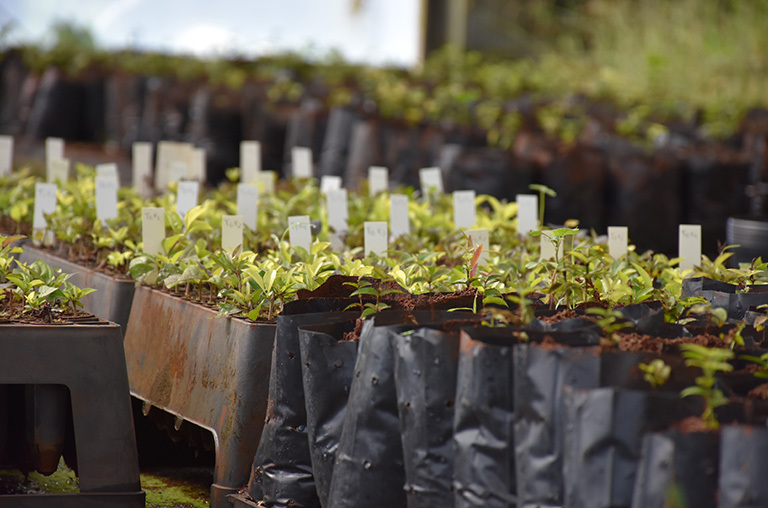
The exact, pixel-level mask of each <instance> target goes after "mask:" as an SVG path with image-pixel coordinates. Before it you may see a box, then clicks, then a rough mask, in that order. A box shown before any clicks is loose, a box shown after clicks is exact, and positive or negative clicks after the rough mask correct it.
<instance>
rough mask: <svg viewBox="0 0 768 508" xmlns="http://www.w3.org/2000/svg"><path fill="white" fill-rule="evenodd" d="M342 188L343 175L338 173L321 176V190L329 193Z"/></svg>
mask: <svg viewBox="0 0 768 508" xmlns="http://www.w3.org/2000/svg"><path fill="white" fill-rule="evenodd" d="M339 189H341V177H340V176H336V175H323V176H322V177H321V178H320V192H322V193H323V194H325V195H327V194H328V193H329V192H330V191H334V190H339Z"/></svg>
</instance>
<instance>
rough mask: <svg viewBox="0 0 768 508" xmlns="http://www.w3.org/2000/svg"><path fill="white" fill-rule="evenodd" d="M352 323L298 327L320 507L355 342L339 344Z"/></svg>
mask: <svg viewBox="0 0 768 508" xmlns="http://www.w3.org/2000/svg"><path fill="white" fill-rule="evenodd" d="M354 327H355V321H354V320H353V321H346V322H342V323H332V324H323V325H315V326H306V327H301V328H300V330H299V345H300V347H301V361H302V366H301V367H302V378H303V381H304V399H305V407H306V411H307V438H308V439H309V452H310V456H311V459H312V472H313V474H314V477H315V486H316V488H317V494H318V496H319V498H320V504H321V505H322V506H329V505H328V494H329V491H330V489H331V478H332V477H333V463H334V461H335V460H336V449H337V448H338V446H339V440H340V439H341V430H342V426H343V423H344V413H345V411H346V408H347V398H348V397H349V389H350V385H351V384H352V376H353V373H354V368H355V360H356V357H357V347H358V341H343V340H341V339H342V338H343V337H344V334H345V333H346V332H350V331H352V330H353V329H354Z"/></svg>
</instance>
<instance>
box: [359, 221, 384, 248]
mask: <svg viewBox="0 0 768 508" xmlns="http://www.w3.org/2000/svg"><path fill="white" fill-rule="evenodd" d="M364 226H365V254H366V255H368V254H371V253H373V254H376V255H377V256H383V255H384V254H385V253H386V250H387V223H386V222H384V221H376V222H366V223H365V225H364Z"/></svg>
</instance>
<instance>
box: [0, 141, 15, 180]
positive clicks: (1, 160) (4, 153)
mask: <svg viewBox="0 0 768 508" xmlns="http://www.w3.org/2000/svg"><path fill="white" fill-rule="evenodd" d="M12 167H13V137H12V136H0V176H2V175H7V174H9V173H10V172H11V168H12Z"/></svg>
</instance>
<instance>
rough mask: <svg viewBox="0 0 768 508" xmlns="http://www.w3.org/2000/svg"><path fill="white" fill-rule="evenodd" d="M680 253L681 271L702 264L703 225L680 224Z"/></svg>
mask: <svg viewBox="0 0 768 508" xmlns="http://www.w3.org/2000/svg"><path fill="white" fill-rule="evenodd" d="M679 252H680V254H679V256H680V257H681V258H683V259H682V261H680V269H681V270H690V269H693V267H694V266H696V265H700V264H701V225H699V224H680V235H679Z"/></svg>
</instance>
